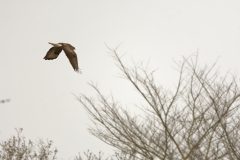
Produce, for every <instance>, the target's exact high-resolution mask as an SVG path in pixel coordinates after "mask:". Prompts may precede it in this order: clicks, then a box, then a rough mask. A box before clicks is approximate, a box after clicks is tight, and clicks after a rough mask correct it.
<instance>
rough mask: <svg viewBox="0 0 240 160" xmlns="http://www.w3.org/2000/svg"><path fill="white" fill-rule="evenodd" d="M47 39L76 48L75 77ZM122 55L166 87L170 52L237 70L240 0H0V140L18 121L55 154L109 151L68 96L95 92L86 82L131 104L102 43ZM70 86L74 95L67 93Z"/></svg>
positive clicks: (130, 92) (171, 78) (172, 74)
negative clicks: (51, 52) (144, 65)
mask: <svg viewBox="0 0 240 160" xmlns="http://www.w3.org/2000/svg"><path fill="white" fill-rule="evenodd" d="M48 42H56V43H58V42H66V43H70V44H72V45H73V46H74V47H75V48H76V53H77V54H78V62H79V67H80V68H81V69H82V72H83V73H82V74H77V73H76V72H74V71H73V69H72V67H71V65H70V63H69V61H68V59H67V58H66V56H65V54H64V53H63V52H62V53H61V54H60V56H59V57H58V58H57V59H56V60H54V61H45V60H43V57H44V56H45V54H46V52H47V51H48V49H49V48H50V47H51V46H50V45H49V44H48ZM104 42H105V43H107V44H108V46H110V47H112V48H114V47H116V46H117V45H119V44H120V43H122V42H123V44H122V45H121V47H120V49H119V52H120V53H121V54H123V53H125V52H126V55H125V57H124V59H123V60H124V62H126V63H128V64H129V65H131V61H130V60H131V57H132V58H133V59H134V60H135V61H145V62H146V61H147V60H148V59H150V62H151V65H150V66H151V68H158V72H157V77H158V79H157V80H158V81H159V82H161V83H162V84H163V85H169V86H171V85H173V81H174V79H175V78H176V77H177V72H176V71H175V70H174V69H173V67H172V66H174V62H173V59H174V60H176V61H180V60H182V59H181V57H182V56H189V55H191V54H193V53H196V52H197V50H199V57H200V58H199V60H200V62H201V63H200V64H203V65H204V64H212V63H213V62H214V61H215V60H216V59H217V58H218V57H219V56H220V60H219V63H218V64H219V66H221V69H220V70H221V71H222V72H225V71H227V70H228V69H231V70H232V71H235V70H237V72H238V71H239V69H240V1H239V0H235V1H234V0H210V1H209V0H167V1H166V0H65V1H62V0H38V1H37V0H21V1H13V0H0V47H1V52H0V74H1V76H0V100H1V99H8V98H10V99H11V102H9V103H5V104H0V132H1V133H0V140H5V139H7V138H9V137H10V135H13V134H15V131H14V128H19V127H22V128H23V129H24V132H23V134H24V135H25V136H26V138H27V139H28V138H30V139H32V140H37V139H38V137H39V138H43V139H45V140H46V139H50V140H53V142H54V146H56V147H57V148H58V150H59V153H58V158H59V159H73V158H72V157H73V156H76V155H77V154H78V152H82V151H86V150H87V149H91V150H92V151H94V152H98V151H100V150H101V151H105V152H106V155H108V154H110V153H111V149H110V147H108V146H107V145H105V144H104V143H103V142H101V141H99V140H98V139H97V138H95V137H93V136H91V135H90V134H89V133H88V132H87V127H88V125H90V124H91V123H90V120H89V118H88V116H87V114H86V111H85V110H84V109H83V107H82V106H81V105H80V103H79V102H78V101H77V100H76V99H75V97H74V96H73V94H76V95H79V93H83V94H86V95H90V96H93V97H94V96H95V93H94V92H93V90H92V89H91V88H90V87H89V86H88V85H87V82H90V81H93V82H97V83H98V86H99V87H100V89H101V90H102V91H103V92H104V93H105V94H106V95H108V94H109V93H110V92H112V93H113V95H114V96H115V97H116V99H117V100H118V101H120V102H123V103H128V104H130V105H129V107H131V104H132V103H136V102H137V101H139V99H138V98H139V96H138V94H137V93H136V96H134V95H133V93H135V91H134V89H133V87H132V86H131V85H130V84H128V83H127V82H126V81H124V80H122V79H119V78H117V77H116V76H118V75H119V70H118V69H117V67H116V66H115V64H114V61H113V60H112V59H111V56H110V54H109V53H108V49H107V48H106V46H105V45H104ZM72 93H73V94H72Z"/></svg>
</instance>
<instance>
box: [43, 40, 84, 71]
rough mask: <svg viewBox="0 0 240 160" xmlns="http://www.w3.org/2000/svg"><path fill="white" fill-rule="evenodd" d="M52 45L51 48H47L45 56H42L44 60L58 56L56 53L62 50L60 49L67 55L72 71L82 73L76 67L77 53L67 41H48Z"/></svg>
mask: <svg viewBox="0 0 240 160" xmlns="http://www.w3.org/2000/svg"><path fill="white" fill-rule="evenodd" d="M48 43H49V44H51V45H53V47H52V48H50V49H49V51H48V52H47V54H46V56H45V57H44V58H43V59H45V60H53V59H56V58H57V57H58V55H59V54H60V53H61V52H62V50H63V51H64V52H65V54H66V56H67V57H68V59H69V61H70V63H71V65H72V67H73V69H74V71H76V72H79V73H82V72H81V71H80V69H79V68H78V59H77V54H76V53H75V52H74V50H75V48H74V47H73V46H72V45H71V44H68V43H50V42H48Z"/></svg>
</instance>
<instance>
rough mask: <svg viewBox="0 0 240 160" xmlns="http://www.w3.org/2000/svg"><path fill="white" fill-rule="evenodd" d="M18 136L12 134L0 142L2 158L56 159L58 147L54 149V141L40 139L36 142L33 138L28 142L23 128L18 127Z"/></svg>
mask: <svg viewBox="0 0 240 160" xmlns="http://www.w3.org/2000/svg"><path fill="white" fill-rule="evenodd" d="M16 131H17V136H12V137H11V138H9V139H8V140H6V141H3V142H1V143H0V146H1V150H0V159H1V160H54V159H56V154H57V149H55V150H52V149H51V145H52V141H47V143H45V142H43V140H41V139H40V140H39V142H37V143H36V144H35V143H33V142H32V141H31V140H29V141H28V143H26V141H25V137H24V136H22V135H21V133H22V131H23V129H22V128H20V129H16Z"/></svg>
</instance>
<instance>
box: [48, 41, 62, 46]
mask: <svg viewBox="0 0 240 160" xmlns="http://www.w3.org/2000/svg"><path fill="white" fill-rule="evenodd" d="M48 43H49V44H51V45H53V46H54V47H61V46H62V45H61V44H58V43H51V42H48Z"/></svg>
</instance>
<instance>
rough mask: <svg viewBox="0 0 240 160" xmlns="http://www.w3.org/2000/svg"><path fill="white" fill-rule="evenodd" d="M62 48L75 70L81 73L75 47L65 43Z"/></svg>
mask: <svg viewBox="0 0 240 160" xmlns="http://www.w3.org/2000/svg"><path fill="white" fill-rule="evenodd" d="M62 48H63V50H64V52H65V54H66V56H67V57H68V59H69V61H70V63H71V65H72V67H73V69H74V70H75V71H76V72H79V73H81V71H80V69H79V68H78V59H77V54H76V53H75V52H74V49H75V48H74V47H73V46H72V45H70V44H67V43H63V44H62Z"/></svg>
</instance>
